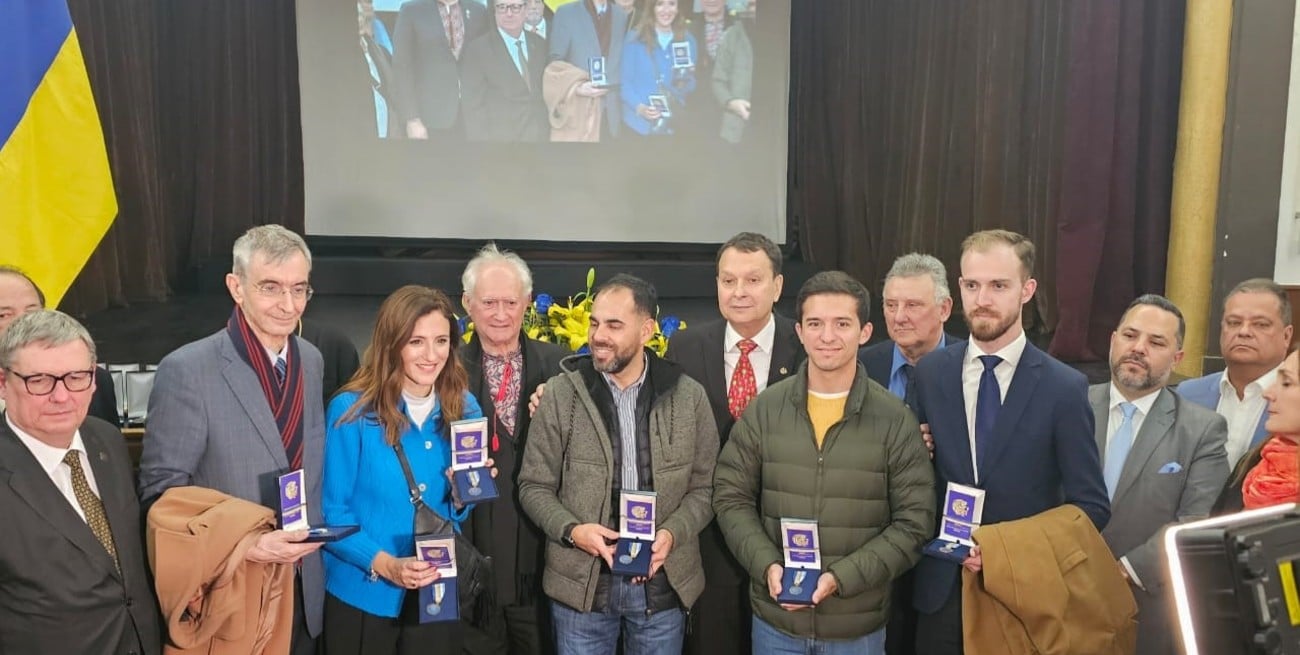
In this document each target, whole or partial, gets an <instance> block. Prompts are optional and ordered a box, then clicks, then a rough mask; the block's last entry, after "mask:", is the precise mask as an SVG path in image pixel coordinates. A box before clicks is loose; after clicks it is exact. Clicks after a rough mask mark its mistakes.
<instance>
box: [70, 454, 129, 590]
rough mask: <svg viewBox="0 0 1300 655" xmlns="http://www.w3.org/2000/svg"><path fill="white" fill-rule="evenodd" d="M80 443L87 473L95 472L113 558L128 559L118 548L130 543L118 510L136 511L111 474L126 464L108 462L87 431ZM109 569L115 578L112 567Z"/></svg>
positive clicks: (106, 456)
mask: <svg viewBox="0 0 1300 655" xmlns="http://www.w3.org/2000/svg"><path fill="white" fill-rule="evenodd" d="M81 441H82V443H83V444H85V446H86V458H87V459H89V460H90V470H92V471H94V472H95V486H97V487H99V500H100V502H102V503H103V505H104V515H105V516H106V517H108V527H109V530H110V531H111V532H112V533H113V544H114V545H115V546H116V548H117V557H118V559H119V560H121V558H123V557H129V556H130V553H128V552H126V550H125V549H123V548H122V546H123V545H124V544H127V543H130V542H128V541H127V539H128V536H127V530H126V518H125V517H124V516H123V515H122V512H120V511H119V509H122V508H125V509H126V511H139V510H138V509H136V507H137V505H136V503H135V496H134V495H132V496H131V497H130V498H129V499H128V498H126V497H124V496H123V494H122V492H121V491H122V490H121V489H120V488H119V486H118V485H116V484H114V483H113V482H114V480H116V479H117V478H118V476H119V475H120V474H119V473H117V472H116V471H115V469H116V467H117V466H126V465H127V463H126V462H120V463H114V462H113V461H112V459H111V457H112V455H111V454H110V453H109V452H108V449H106V448H104V442H103V440H101V439H100V437H99V435H98V434H95V433H94V432H92V431H91V430H84V429H83V430H82V431H81ZM92 534H93V533H92ZM110 563H111V560H110ZM110 568H111V569H112V570H113V573H114V574H115V575H117V570H116V567H110Z"/></svg>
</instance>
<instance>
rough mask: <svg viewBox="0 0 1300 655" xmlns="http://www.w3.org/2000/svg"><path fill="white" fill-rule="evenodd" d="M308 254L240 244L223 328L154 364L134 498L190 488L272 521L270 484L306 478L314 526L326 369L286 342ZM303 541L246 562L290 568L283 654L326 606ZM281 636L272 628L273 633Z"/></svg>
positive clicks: (301, 534)
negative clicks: (234, 500) (258, 509)
mask: <svg viewBox="0 0 1300 655" xmlns="http://www.w3.org/2000/svg"><path fill="white" fill-rule="evenodd" d="M310 273H311V251H309V250H308V249H307V244H306V243H304V242H303V240H302V237H300V236H298V235H297V234H294V233H293V232H290V231H289V230H287V229H285V228H283V227H281V226H279V225H262V226H258V227H255V228H252V229H251V230H249V231H248V232H246V233H244V235H243V236H241V237H240V238H239V239H238V240H237V241H235V247H234V266H233V268H232V272H231V273H230V274H228V275H226V288H227V289H228V290H229V291H230V296H231V297H232V298H233V299H234V301H235V308H234V311H233V312H232V313H231V316H230V319H229V321H227V323H226V327H225V328H224V329H222V330H221V331H219V332H217V333H216V334H213V335H211V336H209V337H205V338H203V339H200V340H198V341H195V342H193V343H190V344H186V345H184V346H181V347H180V348H179V349H177V350H176V351H175V352H173V353H171V354H170V355H168V356H167V357H165V358H163V360H162V362H161V363H160V364H159V365H158V373H157V375H156V377H155V378H154V386H153V393H152V394H150V396H149V423H148V426H147V430H146V432H145V437H144V450H143V452H142V454H141V457H140V481H139V484H140V498H141V500H142V501H143V502H145V503H146V504H148V503H152V502H153V501H154V500H156V499H157V498H158V496H160V495H161V494H162V493H163V492H164V491H166V490H168V489H170V488H172V487H179V486H186V485H195V486H200V487H207V488H210V489H216V490H218V491H221V492H223V493H226V494H230V495H232V496H236V497H239V498H243V499H244V500H248V501H252V502H255V503H259V504H261V505H264V506H266V507H270V508H274V509H277V510H278V509H279V506H280V496H279V486H278V484H277V482H276V478H277V476H279V475H282V474H284V473H288V472H290V471H293V470H296V469H303V470H304V473H305V479H306V496H305V500H306V502H307V514H308V520H309V522H310V523H311V524H312V525H320V523H321V517H320V474H321V462H322V458H323V455H324V444H325V410H324V406H323V403H322V399H321V376H322V368H323V363H322V361H321V355H320V352H319V351H318V350H316V348H315V346H312V345H311V344H310V343H308V342H306V341H304V340H303V339H301V338H299V337H298V336H297V335H295V334H294V332H295V331H296V330H297V329H298V320H299V319H300V318H301V317H302V312H303V310H304V309H305V308H306V306H307V301H308V300H309V299H310V298H311V293H312V291H311V286H310V285H309V284H308V276H309V274H310ZM306 536H307V533H306V531H301V530H300V531H293V532H285V531H283V530H276V531H274V532H269V533H266V534H263V535H262V536H261V537H259V538H258V540H257V542H255V543H254V545H253V547H252V548H250V549H249V550H248V555H247V558H248V560H250V561H253V562H264V563H284V564H297V566H295V571H296V572H297V576H296V578H297V579H296V580H295V599H294V626H293V631H292V632H293V639H292V648H291V652H292V653H294V654H295V655H297V654H299V653H301V654H304V655H305V654H308V653H315V650H316V644H315V640H316V638H317V636H319V635H320V632H321V623H322V612H323V608H324V602H325V588H324V577H323V573H322V570H321V561H320V556H319V554H318V553H316V550H317V549H318V548H319V547H320V544H305V543H300V542H302V540H303V539H304V538H306ZM276 629H277V630H278V629H279V628H278V627H277V628H276Z"/></svg>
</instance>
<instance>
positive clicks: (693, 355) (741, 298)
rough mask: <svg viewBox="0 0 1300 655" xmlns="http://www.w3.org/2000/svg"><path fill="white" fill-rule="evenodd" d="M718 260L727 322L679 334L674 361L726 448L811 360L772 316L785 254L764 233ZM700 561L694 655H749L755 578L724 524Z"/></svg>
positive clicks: (726, 249) (704, 538) (712, 532)
mask: <svg viewBox="0 0 1300 655" xmlns="http://www.w3.org/2000/svg"><path fill="white" fill-rule="evenodd" d="M717 262H718V277H717V282H718V311H719V312H721V313H722V318H721V319H720V320H717V321H712V322H709V323H705V324H702V325H700V326H697V327H692V328H691V329H689V330H683V331H681V332H678V333H677V334H675V335H674V336H673V338H672V340H671V341H670V342H669V345H668V353H667V354H666V358H667V359H669V360H671V361H674V362H676V363H677V364H678V365H680V366H681V367H682V370H683V371H685V372H686V374H687V375H689V376H691V377H692V378H694V379H695V380H696V381H697V382H699V383H700V384H701V385H702V386H703V387H704V390H705V391H706V392H707V393H708V397H709V404H710V405H711V406H712V408H713V417H714V420H715V421H716V422H717V425H718V438H719V440H720V441H719V443H720V446H725V445H726V443H727V435H728V433H730V432H731V427H732V425H734V424H735V422H736V419H737V418H739V417H740V415H741V414H742V413H744V410H745V407H746V406H748V404H749V401H750V400H752V399H753V398H754V396H756V395H758V393H760V392H761V391H762V390H764V389H766V388H767V387H768V385H770V384H774V383H776V382H779V381H781V380H784V379H785V378H787V377H790V376H791V375H793V374H794V372H795V371H796V370H797V369H798V368H799V364H800V362H802V361H803V360H804V357H805V354H804V349H803V346H802V345H800V343H799V337H798V335H796V334H795V329H794V322H793V321H791V320H790V319H788V318H786V317H784V316H779V315H777V314H776V313H774V312H773V311H772V307H773V305H774V304H776V301H777V300H778V299H779V298H780V297H781V285H782V283H783V282H784V278H783V277H782V276H781V250H780V248H778V247H777V245H776V244H775V243H773V242H772V240H771V239H769V238H767V237H765V236H763V235H761V234H755V233H753V232H742V233H740V234H737V235H736V236H734V237H732V238H731V240H729V241H727V242H726V243H725V244H723V245H722V248H720V249H719V250H718V260H717ZM700 557H701V559H702V560H703V561H704V570H705V571H706V572H707V581H706V582H705V587H704V594H703V595H702V596H700V599H699V601H698V602H697V603H696V605H695V607H694V608H693V609H692V614H693V615H694V617H693V618H692V623H693V625H692V628H691V631H690V634H688V635H687V638H686V652H687V653H692V654H697V655H705V654H708V655H713V654H715V653H729V652H743V653H747V652H749V650H750V648H749V635H750V627H749V621H750V610H749V597H748V591H747V590H748V582H749V575H748V574H747V573H746V572H745V571H744V570H743V569H742V568H740V565H739V564H737V563H736V560H735V558H734V557H733V556H732V555H731V552H730V551H729V550H728V549H727V544H726V541H725V540H724V539H723V537H722V533H721V531H719V530H718V525H717V522H716V521H715V522H712V523H710V524H709V527H708V528H707V529H706V530H705V531H704V532H703V533H701V534H700ZM737 640H740V641H737Z"/></svg>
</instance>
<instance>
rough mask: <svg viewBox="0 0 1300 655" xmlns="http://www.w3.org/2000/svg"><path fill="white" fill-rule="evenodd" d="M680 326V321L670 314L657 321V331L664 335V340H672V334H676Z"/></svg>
mask: <svg viewBox="0 0 1300 655" xmlns="http://www.w3.org/2000/svg"><path fill="white" fill-rule="evenodd" d="M681 326H682V319H680V318H677V317H676V316H673V315H672V314H669V315H667V316H665V317H663V318H662V319H660V320H659V331H660V332H663V333H664V338H665V339H671V338H673V333H674V332H677V328H679V327H681Z"/></svg>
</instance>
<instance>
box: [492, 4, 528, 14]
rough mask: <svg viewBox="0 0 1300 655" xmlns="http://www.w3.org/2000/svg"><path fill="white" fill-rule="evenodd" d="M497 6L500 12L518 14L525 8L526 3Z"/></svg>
mask: <svg viewBox="0 0 1300 655" xmlns="http://www.w3.org/2000/svg"><path fill="white" fill-rule="evenodd" d="M496 8H497V13H498V14H517V13H519V12H521V11H523V10H524V5H523V4H519V3H516V4H512V5H497V6H496Z"/></svg>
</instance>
